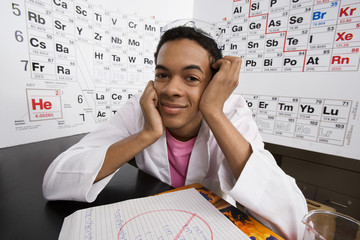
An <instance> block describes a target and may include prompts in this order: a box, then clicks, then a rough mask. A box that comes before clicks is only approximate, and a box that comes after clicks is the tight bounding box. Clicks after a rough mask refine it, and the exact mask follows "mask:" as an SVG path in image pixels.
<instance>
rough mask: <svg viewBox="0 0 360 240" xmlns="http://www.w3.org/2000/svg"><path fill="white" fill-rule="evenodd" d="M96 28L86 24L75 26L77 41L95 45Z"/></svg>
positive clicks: (81, 23) (77, 23)
mask: <svg viewBox="0 0 360 240" xmlns="http://www.w3.org/2000/svg"><path fill="white" fill-rule="evenodd" d="M94 37H95V34H94V28H93V26H92V25H89V24H88V23H84V22H76V26H75V40H76V41H79V42H83V43H88V44H91V45H92V44H93V42H94Z"/></svg>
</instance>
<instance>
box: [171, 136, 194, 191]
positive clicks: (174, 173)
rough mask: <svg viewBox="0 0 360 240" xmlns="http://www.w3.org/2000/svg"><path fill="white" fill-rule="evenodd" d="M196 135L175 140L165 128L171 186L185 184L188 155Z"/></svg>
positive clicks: (176, 186)
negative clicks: (186, 139) (187, 139)
mask: <svg viewBox="0 0 360 240" xmlns="http://www.w3.org/2000/svg"><path fill="white" fill-rule="evenodd" d="M195 140H196V137H194V138H192V139H190V140H189V141H187V142H181V141H179V140H176V139H175V138H174V137H173V136H171V134H170V133H169V131H168V130H166V143H167V150H168V157H169V165H170V177H171V186H173V187H174V188H178V187H183V186H184V185H185V179H186V173H187V169H188V166H189V160H190V155H191V152H192V149H193V146H194V143H195Z"/></svg>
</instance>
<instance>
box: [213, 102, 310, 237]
mask: <svg viewBox="0 0 360 240" xmlns="http://www.w3.org/2000/svg"><path fill="white" fill-rule="evenodd" d="M229 118H230V119H231V121H232V122H233V124H234V126H235V127H236V128H237V129H238V130H239V131H240V133H241V134H242V135H243V136H244V137H245V138H246V139H247V141H248V142H249V143H250V144H251V148H252V151H253V152H252V154H251V156H250V158H249V159H248V161H247V163H246V165H245V167H244V169H243V171H242V173H241V175H240V177H239V178H238V179H237V181H236V179H235V178H234V177H233V175H232V174H231V168H230V166H229V164H228V163H227V161H226V160H224V161H223V163H222V164H221V166H220V169H219V173H220V176H221V177H220V178H221V187H222V189H223V191H224V192H225V193H227V194H228V195H229V196H231V198H233V199H234V200H235V201H237V202H238V203H240V204H241V205H243V206H244V207H245V208H246V209H247V211H248V212H249V213H250V215H252V216H253V217H255V218H256V219H258V220H259V221H260V222H262V223H263V224H264V225H266V226H268V227H270V228H271V229H272V230H273V231H274V232H276V233H279V234H280V235H281V236H284V237H285V239H300V238H301V237H302V234H303V231H304V226H303V224H302V222H301V219H302V218H303V216H304V215H305V214H306V213H307V204H306V199H305V198H304V196H303V194H302V192H301V191H300V190H299V188H298V187H297V185H296V183H295V180H294V179H293V178H292V177H290V176H288V175H287V174H286V173H285V172H283V171H282V169H281V168H280V167H279V166H278V165H277V163H276V161H275V159H274V157H273V156H272V155H271V153H270V152H269V151H267V150H265V149H264V144H263V142H262V138H261V136H260V133H259V131H258V128H257V126H256V123H255V121H254V120H253V119H252V116H251V111H250V110H249V109H248V108H247V106H245V105H244V104H242V106H241V108H238V110H237V111H236V112H235V113H234V114H233V115H231V114H229Z"/></svg>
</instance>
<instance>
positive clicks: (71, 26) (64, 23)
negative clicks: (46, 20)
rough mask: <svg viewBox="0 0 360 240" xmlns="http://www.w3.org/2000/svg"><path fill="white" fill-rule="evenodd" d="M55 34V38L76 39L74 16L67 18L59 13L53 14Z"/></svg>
mask: <svg viewBox="0 0 360 240" xmlns="http://www.w3.org/2000/svg"><path fill="white" fill-rule="evenodd" d="M53 22H54V26H53V30H54V31H53V33H54V36H55V37H65V38H69V39H74V36H75V21H74V17H73V16H67V15H65V14H61V13H58V12H54V13H53Z"/></svg>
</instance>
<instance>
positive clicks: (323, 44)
mask: <svg viewBox="0 0 360 240" xmlns="http://www.w3.org/2000/svg"><path fill="white" fill-rule="evenodd" d="M334 37H335V26H324V27H317V28H311V29H310V33H309V39H308V49H311V50H315V49H330V48H332V47H333V43H334Z"/></svg>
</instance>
